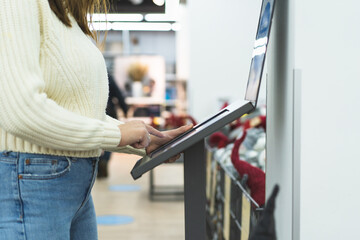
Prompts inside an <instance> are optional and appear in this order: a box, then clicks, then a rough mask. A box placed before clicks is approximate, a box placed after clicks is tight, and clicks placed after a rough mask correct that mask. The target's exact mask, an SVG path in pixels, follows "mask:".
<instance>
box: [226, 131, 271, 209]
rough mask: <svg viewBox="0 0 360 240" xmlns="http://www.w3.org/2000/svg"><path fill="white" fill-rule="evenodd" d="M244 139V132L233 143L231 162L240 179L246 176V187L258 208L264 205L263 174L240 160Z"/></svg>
mask: <svg viewBox="0 0 360 240" xmlns="http://www.w3.org/2000/svg"><path fill="white" fill-rule="evenodd" d="M245 137H246V131H244V134H243V135H242V137H241V138H239V139H237V140H236V141H235V143H234V147H233V149H232V152H231V162H232V163H233V165H234V167H235V169H236V170H237V172H238V173H239V174H240V176H241V177H242V176H243V175H244V174H247V175H248V180H247V185H248V187H249V188H250V191H251V194H250V195H251V197H252V198H253V199H254V200H255V202H256V203H257V204H259V206H262V205H264V204H265V173H264V172H263V171H262V170H261V169H259V168H257V167H254V166H252V165H251V164H249V163H248V162H245V161H243V160H241V159H240V157H239V148H240V145H241V143H242V142H243V141H244V140H245Z"/></svg>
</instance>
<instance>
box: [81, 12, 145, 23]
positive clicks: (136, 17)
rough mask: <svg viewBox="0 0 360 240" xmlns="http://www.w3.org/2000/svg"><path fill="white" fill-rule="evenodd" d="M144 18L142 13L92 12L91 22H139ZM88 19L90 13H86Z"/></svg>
mask: <svg viewBox="0 0 360 240" xmlns="http://www.w3.org/2000/svg"><path fill="white" fill-rule="evenodd" d="M143 19H144V17H143V15H142V14H115V13H109V14H106V15H105V14H93V16H92V20H93V22H105V21H108V22H141V21H142V20H143ZM88 21H90V15H88Z"/></svg>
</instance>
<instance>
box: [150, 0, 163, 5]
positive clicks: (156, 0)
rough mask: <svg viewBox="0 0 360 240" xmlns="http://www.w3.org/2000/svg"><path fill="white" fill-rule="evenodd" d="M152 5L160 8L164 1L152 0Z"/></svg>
mask: <svg viewBox="0 0 360 240" xmlns="http://www.w3.org/2000/svg"><path fill="white" fill-rule="evenodd" d="M153 3H155V4H156V5H158V6H162V5H164V4H165V0H153Z"/></svg>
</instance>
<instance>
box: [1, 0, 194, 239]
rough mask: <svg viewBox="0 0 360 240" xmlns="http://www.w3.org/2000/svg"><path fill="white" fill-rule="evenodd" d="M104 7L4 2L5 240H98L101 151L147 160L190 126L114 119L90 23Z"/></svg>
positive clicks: (62, 1)
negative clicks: (96, 191)
mask: <svg viewBox="0 0 360 240" xmlns="http://www.w3.org/2000/svg"><path fill="white" fill-rule="evenodd" d="M100 2H105V0H104V1H99V0H31V1H29V0H1V1H0V239H1V240H3V239H6V240H13V239H36V240H42V239H61V240H64V239H76V240H78V239H86V240H91V239H97V230H96V218H95V212H94V206H93V202H92V199H91V196H90V191H91V188H92V185H93V182H94V180H95V178H96V171H97V163H98V157H99V155H100V153H101V151H102V150H106V151H117V152H125V153H135V154H139V155H144V154H145V153H146V152H150V151H152V150H154V149H156V148H157V147H158V146H159V145H162V144H164V143H165V142H167V141H169V140H170V139H171V138H173V137H175V136H177V135H178V134H180V133H182V132H184V131H186V130H187V129H188V128H189V127H190V126H184V127H182V128H179V129H176V130H172V131H168V132H164V133H161V132H159V131H157V130H155V129H154V128H152V127H150V126H148V125H145V124H144V123H142V122H140V121H130V122H127V123H121V122H119V121H117V120H115V119H113V118H111V117H108V116H106V115H105V107H106V103H107V97H108V81H107V72H106V66H105V62H104V59H103V57H102V54H101V53H100V52H99V50H98V49H97V48H96V46H94V44H93V43H92V41H91V40H90V39H89V36H92V35H93V34H92V32H91V31H90V30H89V27H88V24H87V14H88V13H92V12H94V11H95V10H98V9H100V8H98V7H99V6H102V7H103V6H105V5H104V3H102V4H100ZM174 159H176V157H174V158H173V159H171V161H173V160H174Z"/></svg>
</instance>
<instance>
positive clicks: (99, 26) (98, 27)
mask: <svg viewBox="0 0 360 240" xmlns="http://www.w3.org/2000/svg"><path fill="white" fill-rule="evenodd" d="M111 25H112V24H111V23H107V22H94V23H92V24H90V25H89V28H90V30H91V31H93V30H95V31H108V30H110V29H111Z"/></svg>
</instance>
